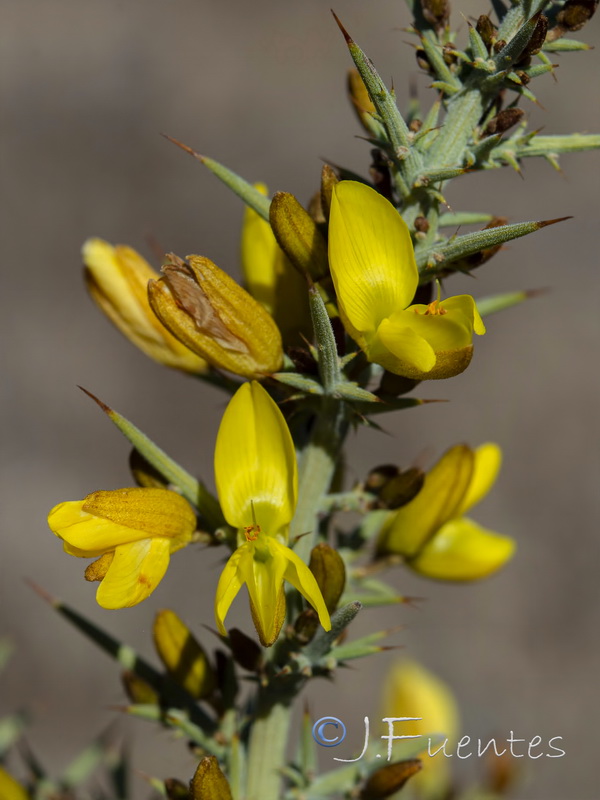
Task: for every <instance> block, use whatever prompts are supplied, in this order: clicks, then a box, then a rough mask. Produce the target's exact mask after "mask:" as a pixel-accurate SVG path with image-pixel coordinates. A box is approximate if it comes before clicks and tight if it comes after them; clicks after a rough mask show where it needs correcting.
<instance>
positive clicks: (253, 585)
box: [239, 536, 288, 647]
mask: <svg viewBox="0 0 600 800" xmlns="http://www.w3.org/2000/svg"><path fill="white" fill-rule="evenodd" d="M250 544H251V552H252V558H251V559H249V558H243V559H241V561H240V565H239V566H240V572H241V575H242V579H243V580H244V582H245V583H246V585H247V587H248V595H249V596H250V610H251V612H252V619H253V621H254V626H255V628H256V632H257V633H258V638H259V639H260V641H261V644H263V645H264V646H265V647H270V646H271V645H272V644H273V642H274V641H275V640H276V639H277V637H278V636H279V631H280V630H281V626H282V625H283V621H284V619H285V595H284V593H283V577H284V574H285V570H286V566H287V564H286V558H285V556H284V555H283V553H282V552H281V551H282V550H287V549H288V548H287V547H286V546H285V545H282V544H279V543H278V542H277V541H276V540H275V539H274V538H273V537H270V536H265V537H264V540H263V544H262V545H258V543H257V544H255V543H254V542H252V543H250ZM277 545H278V547H277ZM242 547H244V545H242ZM279 548H281V550H280V549H279Z"/></svg>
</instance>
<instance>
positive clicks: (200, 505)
mask: <svg viewBox="0 0 600 800" xmlns="http://www.w3.org/2000/svg"><path fill="white" fill-rule="evenodd" d="M79 388H80V389H81V390H82V391H83V392H85V394H87V395H88V397H91V398H92V400H94V402H95V403H97V404H98V406H100V408H101V409H102V411H104V413H105V414H106V415H107V416H108V417H109V419H110V420H111V421H112V422H114V424H115V425H116V426H117V428H118V429H119V430H120V431H121V433H122V434H123V435H124V436H125V437H126V438H127V439H128V440H129V441H130V442H131V444H132V445H133V446H134V447H135V449H136V450H137V451H138V452H139V453H140V454H141V455H142V456H144V458H145V459H146V461H148V462H149V463H150V464H151V465H152V466H153V467H154V468H155V469H156V470H157V471H158V472H160V474H161V475H163V476H164V477H165V478H166V479H167V481H169V483H171V484H172V485H173V486H175V487H176V488H177V489H178V490H179V491H180V492H181V494H182V495H183V497H185V499H186V500H188V501H189V502H190V503H191V504H192V505H194V506H195V507H196V508H197V509H198V510H199V512H200V514H201V515H202V517H203V518H204V519H205V520H206V522H207V524H208V526H209V527H210V529H211V530H215V529H216V528H219V527H221V526H222V525H224V524H225V518H224V517H223V514H222V512H221V508H220V506H219V503H218V502H217V500H216V498H215V497H214V496H213V495H212V494H211V493H210V492H209V491H208V489H207V488H206V487H205V486H204V484H202V483H201V482H200V481H198V480H196V478H194V477H193V476H192V475H190V474H189V472H186V470H185V469H183V467H180V466H179V464H177V462H175V461H173V459H172V458H170V457H169V456H168V455H167V454H166V453H165V452H164V450H161V449H160V447H158V446H157V445H155V444H154V442H153V441H152V440H151V439H149V438H148V437H147V436H146V435H145V434H144V433H142V432H141V431H140V429H139V428H136V426H135V425H134V424H133V423H132V422H129V420H128V419H126V418H125V417H123V416H122V415H121V414H119V413H118V412H117V411H114V410H113V409H112V408H110V407H109V406H107V405H106V403H103V402H102V401H101V400H99V399H98V398H97V397H96V396H95V395H93V394H92V393H91V392H88V390H87V389H84V388H83V387H82V386H80V387H79Z"/></svg>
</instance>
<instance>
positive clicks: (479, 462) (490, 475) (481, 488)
mask: <svg viewBox="0 0 600 800" xmlns="http://www.w3.org/2000/svg"><path fill="white" fill-rule="evenodd" d="M501 466H502V450H501V449H500V448H499V447H498V445H497V444H494V443H493V442H487V443H486V444H482V445H481V446H480V447H478V448H477V449H476V450H475V464H474V466H473V475H472V477H471V484H470V486H469V488H468V489H467V493H466V494H465V496H464V498H463V501H462V503H461V504H460V506H459V508H458V510H457V512H456V516H457V517H462V516H463V514H466V513H467V512H468V511H469V509H470V508H472V507H473V506H474V505H476V504H477V503H478V502H479V501H480V500H481V499H482V498H483V497H485V495H486V494H487V493H488V492H489V490H490V489H491V488H492V486H493V485H494V483H495V481H496V478H497V477H498V473H499V472H500V467H501Z"/></svg>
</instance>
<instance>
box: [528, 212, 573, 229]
mask: <svg viewBox="0 0 600 800" xmlns="http://www.w3.org/2000/svg"><path fill="white" fill-rule="evenodd" d="M567 219H573V215H572V214H571V215H570V216H568V217H557V218H556V219H543V220H541V221H540V222H536V223H535V224H536V225H537V228H536V230H538V231H539V230H541V228H545V227H546V226H548V225H556V223H557V222H564V221H565V220H567Z"/></svg>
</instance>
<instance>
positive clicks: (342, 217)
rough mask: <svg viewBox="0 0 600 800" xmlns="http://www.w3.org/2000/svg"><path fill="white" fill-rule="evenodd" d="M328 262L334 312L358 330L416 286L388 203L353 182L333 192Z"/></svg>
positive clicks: (399, 305) (403, 302) (406, 241)
mask: <svg viewBox="0 0 600 800" xmlns="http://www.w3.org/2000/svg"><path fill="white" fill-rule="evenodd" d="M329 263H330V267H331V274H332V277H333V282H334V284H335V289H336V292H337V295H338V301H339V305H340V312H341V313H342V316H343V317H344V318H346V319H347V320H348V321H349V323H350V324H351V326H352V328H353V329H354V330H356V331H359V332H372V333H374V332H375V331H376V330H377V328H378V327H379V324H380V323H381V321H382V320H383V319H385V318H386V317H389V316H391V314H393V313H394V312H395V311H398V310H400V309H403V308H406V306H407V305H408V304H409V303H410V301H411V300H412V299H413V296H414V293H415V290H416V288H417V283H418V272H417V266H416V263H415V257H414V251H413V246H412V242H411V239H410V233H409V231H408V227H407V226H406V224H405V222H404V221H403V219H402V218H401V216H400V214H399V213H398V212H397V211H396V209H395V208H394V207H393V206H392V204H391V203H389V202H388V201H387V200H386V199H385V198H384V197H382V196H381V195H380V194H378V193H377V192H376V191H374V190H373V189H371V188H369V187H368V186H365V185H364V184H361V183H358V182H356V181H340V183H338V184H337V186H335V187H334V189H333V196H332V202H331V215H330V219H329ZM350 333H351V335H354V334H353V332H352V331H350Z"/></svg>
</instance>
